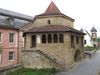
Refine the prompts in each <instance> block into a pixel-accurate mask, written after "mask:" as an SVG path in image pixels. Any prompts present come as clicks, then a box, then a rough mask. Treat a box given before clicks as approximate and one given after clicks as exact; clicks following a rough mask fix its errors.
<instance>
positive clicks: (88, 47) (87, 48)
mask: <svg viewBox="0 0 100 75" xmlns="http://www.w3.org/2000/svg"><path fill="white" fill-rule="evenodd" d="M94 49H95V48H94V47H92V46H86V47H85V50H86V51H92V50H94Z"/></svg>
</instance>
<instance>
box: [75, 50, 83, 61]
mask: <svg viewBox="0 0 100 75" xmlns="http://www.w3.org/2000/svg"><path fill="white" fill-rule="evenodd" d="M74 60H75V62H77V61H81V52H80V51H79V50H76V51H75V55H74Z"/></svg>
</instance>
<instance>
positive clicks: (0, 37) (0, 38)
mask: <svg viewBox="0 0 100 75" xmlns="http://www.w3.org/2000/svg"><path fill="white" fill-rule="evenodd" d="M0 34H1V36H0V40H1V41H0V43H2V32H0Z"/></svg>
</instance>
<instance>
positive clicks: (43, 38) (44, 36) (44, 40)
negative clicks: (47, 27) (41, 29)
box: [41, 34, 46, 43]
mask: <svg viewBox="0 0 100 75" xmlns="http://www.w3.org/2000/svg"><path fill="white" fill-rule="evenodd" d="M41 40H42V43H46V35H45V34H43V35H42V39H41Z"/></svg>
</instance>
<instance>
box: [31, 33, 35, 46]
mask: <svg viewBox="0 0 100 75" xmlns="http://www.w3.org/2000/svg"><path fill="white" fill-rule="evenodd" d="M31 41H32V44H31V45H32V47H36V35H32V38H31Z"/></svg>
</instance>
